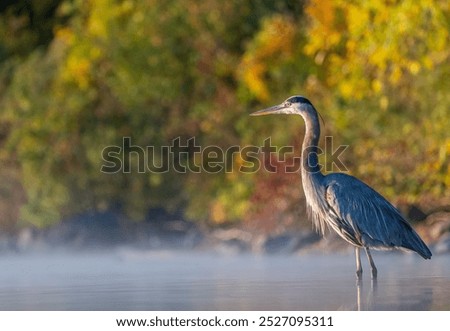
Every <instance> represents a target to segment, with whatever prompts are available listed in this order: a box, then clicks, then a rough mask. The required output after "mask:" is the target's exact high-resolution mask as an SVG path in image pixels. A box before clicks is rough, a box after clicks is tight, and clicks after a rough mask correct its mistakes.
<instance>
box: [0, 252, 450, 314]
mask: <svg viewBox="0 0 450 331" xmlns="http://www.w3.org/2000/svg"><path fill="white" fill-rule="evenodd" d="M374 259H375V262H376V263H377V266H378V270H379V275H378V281H377V282H373V281H371V279H370V268H369V267H368V265H367V262H366V261H363V268H364V274H363V280H362V281H361V282H357V281H356V277H355V262H354V256H353V255H352V254H350V253H342V254H331V255H330V254H327V255H321V254H305V255H246V254H243V255H224V254H218V253H208V252H195V253H180V252H174V251H139V250H132V249H127V248H119V249H113V250H111V251H108V252H106V251H102V252H96V253H87V252H84V253H67V252H58V253H51V254H49V253H46V254H32V253H26V254H19V253H17V254H13V253H10V254H4V255H2V256H0V270H1V271H0V309H1V310H448V309H450V277H449V275H450V256H448V255H441V256H433V258H432V259H431V260H428V261H425V260H423V259H421V258H420V257H418V256H416V255H413V254H405V253H392V252H391V253H386V252H375V254H374Z"/></svg>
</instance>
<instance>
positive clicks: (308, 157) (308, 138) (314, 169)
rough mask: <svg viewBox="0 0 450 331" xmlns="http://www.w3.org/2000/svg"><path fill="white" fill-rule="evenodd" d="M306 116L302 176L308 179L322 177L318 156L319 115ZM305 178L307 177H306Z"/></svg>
mask: <svg viewBox="0 0 450 331" xmlns="http://www.w3.org/2000/svg"><path fill="white" fill-rule="evenodd" d="M306 115H307V116H304V120H305V124H306V129H305V138H304V139H303V145H302V174H303V175H307V176H306V177H309V176H313V175H317V176H321V175H322V174H321V173H320V166H319V159H318V156H317V152H318V147H317V145H318V144H319V137H320V125H319V119H318V117H317V113H312V114H311V113H310V114H306ZM304 177H305V176H304Z"/></svg>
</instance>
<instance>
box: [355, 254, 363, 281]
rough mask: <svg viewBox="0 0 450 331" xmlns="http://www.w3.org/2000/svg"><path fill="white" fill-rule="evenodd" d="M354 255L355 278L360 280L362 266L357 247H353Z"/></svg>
mask: <svg viewBox="0 0 450 331" xmlns="http://www.w3.org/2000/svg"><path fill="white" fill-rule="evenodd" d="M355 255H356V278H358V279H361V276H362V272H363V270H362V266H361V256H360V254H359V247H355Z"/></svg>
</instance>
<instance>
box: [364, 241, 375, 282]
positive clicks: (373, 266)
mask: <svg viewBox="0 0 450 331" xmlns="http://www.w3.org/2000/svg"><path fill="white" fill-rule="evenodd" d="M364 249H365V250H366V254H367V258H368V259H369V263H370V267H371V268H372V279H376V278H377V273H378V271H377V267H376V266H375V263H374V262H373V259H372V254H370V251H369V248H368V247H364Z"/></svg>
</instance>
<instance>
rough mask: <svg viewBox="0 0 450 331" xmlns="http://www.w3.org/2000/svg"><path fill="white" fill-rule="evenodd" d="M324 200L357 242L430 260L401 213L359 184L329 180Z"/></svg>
mask: <svg viewBox="0 0 450 331" xmlns="http://www.w3.org/2000/svg"><path fill="white" fill-rule="evenodd" d="M327 177H329V176H327ZM325 198H326V201H327V203H328V206H329V207H330V209H331V213H332V215H333V216H334V217H335V218H336V221H339V222H340V223H341V224H344V226H345V227H347V228H351V229H352V230H353V233H354V238H355V240H356V241H359V242H360V244H361V245H363V246H368V247H374V248H393V247H403V248H407V249H411V250H414V251H416V252H418V253H419V254H420V255H422V256H423V257H425V258H429V257H430V256H431V253H430V251H429V250H428V248H427V247H426V245H425V244H424V243H423V241H422V240H421V239H420V237H419V236H418V235H417V233H416V232H415V231H414V230H413V229H412V227H411V226H410V225H409V223H408V222H407V221H406V220H405V219H404V218H403V217H402V215H401V214H400V212H399V211H398V210H397V209H396V208H395V207H394V206H392V205H391V204H390V203H389V202H388V201H387V200H386V199H385V198H384V197H383V196H382V195H380V194H379V193H377V192H376V191H374V190H373V189H372V188H370V187H369V186H368V185H366V184H364V183H363V182H361V181H360V180H358V179H356V178H354V177H352V176H348V175H344V174H336V175H334V176H330V178H328V180H327V183H326V190H325Z"/></svg>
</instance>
